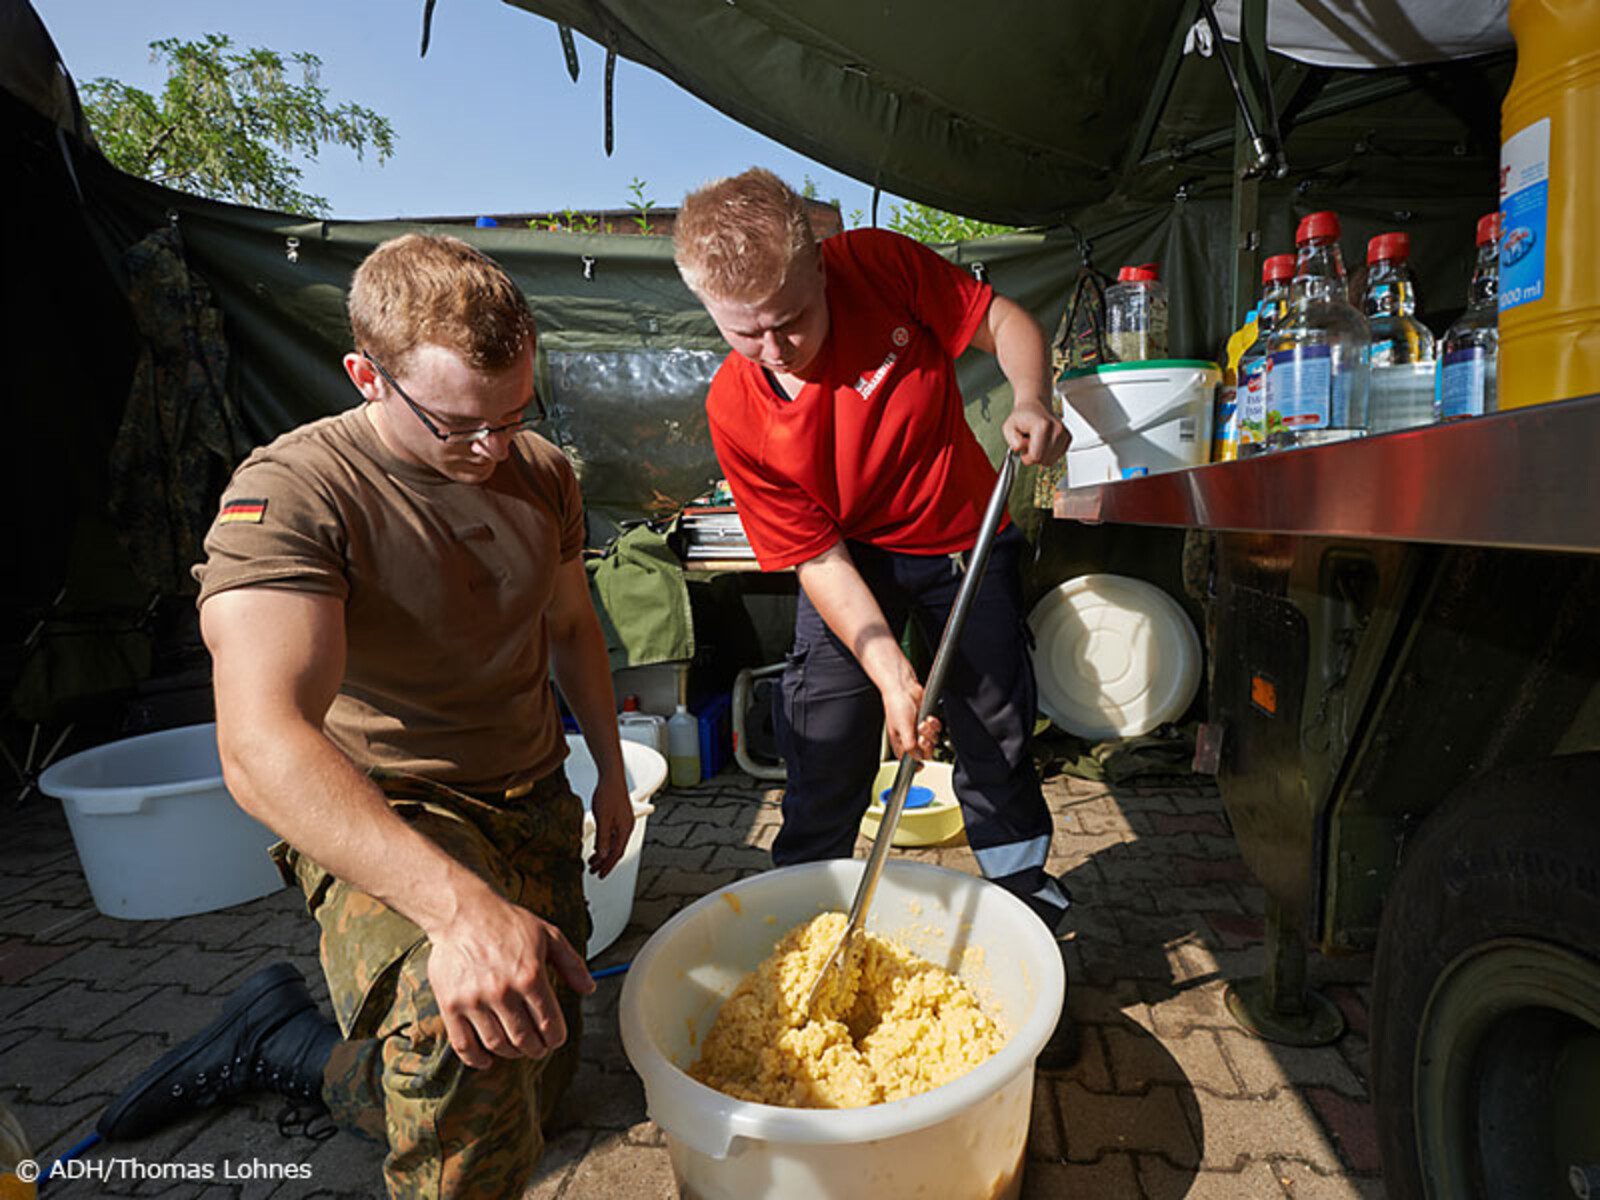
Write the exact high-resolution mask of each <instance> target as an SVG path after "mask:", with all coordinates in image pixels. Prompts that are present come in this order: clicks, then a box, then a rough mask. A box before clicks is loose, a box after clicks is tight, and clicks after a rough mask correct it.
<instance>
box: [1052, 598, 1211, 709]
mask: <svg viewBox="0 0 1600 1200" xmlns="http://www.w3.org/2000/svg"><path fill="white" fill-rule="evenodd" d="M1028 626H1029V628H1030V629H1032V630H1033V637H1034V649H1033V670H1034V674H1035V676H1036V677H1037V678H1038V684H1039V708H1040V710H1041V711H1043V712H1044V713H1045V715H1046V716H1048V717H1049V718H1050V719H1051V720H1052V721H1054V722H1055V723H1056V724H1057V725H1059V726H1060V727H1061V728H1062V729H1065V730H1066V731H1067V732H1068V733H1075V734H1077V735H1078V736H1079V737H1086V738H1096V739H1104V738H1113V737H1138V736H1139V735H1140V734H1145V733H1149V732H1150V731H1151V730H1152V729H1154V728H1155V727H1156V726H1158V725H1160V724H1162V723H1164V722H1166V721H1175V720H1177V719H1178V718H1179V717H1181V716H1182V715H1183V713H1184V711H1185V710H1186V709H1187V708H1188V707H1189V705H1190V703H1191V702H1192V701H1193V700H1194V695H1195V691H1196V690H1197V689H1198V688H1199V686H1200V637H1199V635H1198V634H1197V633H1195V629H1194V623H1193V622H1191V621H1190V620H1189V614H1188V613H1186V612H1184V611H1183V608H1182V606H1180V605H1179V604H1178V602H1177V601H1176V600H1174V599H1173V598H1172V597H1171V596H1169V595H1167V593H1166V592H1164V591H1162V590H1161V589H1160V588H1158V587H1156V586H1155V585H1154V584H1152V583H1146V582H1145V581H1144V580H1142V579H1132V578H1129V577H1128V576H1126V575H1080V576H1078V578H1076V579H1069V580H1067V581H1066V582H1065V583H1063V584H1061V585H1060V586H1058V587H1057V588H1055V589H1054V590H1053V591H1050V592H1047V593H1046V594H1045V595H1044V596H1043V597H1042V598H1041V599H1040V600H1039V603H1038V604H1036V605H1034V608H1033V612H1031V613H1030V614H1029V615H1028Z"/></svg>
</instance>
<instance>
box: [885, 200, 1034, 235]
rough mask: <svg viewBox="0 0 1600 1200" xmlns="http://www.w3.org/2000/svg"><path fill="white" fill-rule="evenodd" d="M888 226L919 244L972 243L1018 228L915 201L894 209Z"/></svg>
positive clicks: (894, 206) (896, 206)
mask: <svg viewBox="0 0 1600 1200" xmlns="http://www.w3.org/2000/svg"><path fill="white" fill-rule="evenodd" d="M888 227H889V228H890V229H892V230H894V231H895V232H896V233H903V234H905V235H906V236H907V237H910V238H915V239H916V240H917V241H919V242H970V241H972V240H973V239H974V238H981V237H992V236H994V235H995V234H1000V233H1010V232H1011V230H1012V229H1013V228H1015V226H1011V225H995V224H993V223H991V222H988V221H977V220H974V219H973V218H971V217H963V216H960V215H959V214H957V213H950V212H945V211H944V210H943V209H938V208H930V207H929V206H928V205H926V204H918V203H916V202H915V201H908V202H907V203H906V205H905V207H903V208H902V207H901V206H900V205H893V206H891V207H890V209H889V225H888Z"/></svg>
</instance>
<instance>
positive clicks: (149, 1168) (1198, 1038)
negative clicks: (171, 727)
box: [0, 770, 1383, 1200]
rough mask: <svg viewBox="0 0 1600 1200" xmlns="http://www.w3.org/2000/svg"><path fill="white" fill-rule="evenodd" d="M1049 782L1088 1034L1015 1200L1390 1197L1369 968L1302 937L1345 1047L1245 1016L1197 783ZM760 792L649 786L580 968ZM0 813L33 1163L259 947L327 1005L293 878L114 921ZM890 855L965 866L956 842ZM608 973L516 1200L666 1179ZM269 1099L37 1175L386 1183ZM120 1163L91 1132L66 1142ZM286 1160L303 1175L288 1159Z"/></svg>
mask: <svg viewBox="0 0 1600 1200" xmlns="http://www.w3.org/2000/svg"><path fill="white" fill-rule="evenodd" d="M1045 790H1046V795H1047V797H1048V798H1049V800H1050V803H1051V806H1052V808H1053V810H1054V811H1055V813H1056V816H1057V832H1056V837H1055V842H1054V854H1053V856H1052V864H1051V865H1052V869H1054V870H1057V871H1059V872H1061V873H1063V874H1064V876H1065V877H1066V879H1067V881H1068V884H1069V886H1070V887H1071V889H1072V891H1073V894H1074V897H1075V900H1076V905H1075V907H1076V911H1077V914H1078V915H1077V921H1076V933H1075V938H1074V941H1073V943H1072V946H1071V948H1070V969H1071V980H1072V982H1071V986H1070V989H1069V1001H1068V1002H1069V1005H1070V1007H1071V1009H1072V1012H1073V1013H1074V1014H1075V1016H1076V1017H1077V1019H1078V1021H1079V1023H1080V1026H1081V1028H1082V1032H1083V1042H1084V1051H1083V1057H1082V1059H1081V1061H1080V1062H1079V1063H1078V1064H1077V1065H1076V1066H1074V1067H1073V1068H1071V1069H1070V1070H1067V1071H1062V1072H1055V1073H1046V1072H1041V1073H1040V1074H1039V1075H1038V1076H1037V1079H1036V1083H1035V1090H1034V1104H1033V1119H1032V1124H1031V1127H1030V1130H1029V1138H1028V1152H1027V1159H1028V1161H1027V1167H1026V1173H1025V1176H1024V1185H1023V1196H1024V1198H1025V1200H1079V1198H1084V1200H1124V1198H1127V1200H1178V1198H1179V1197H1188V1198H1190V1200H1207V1198H1211V1197H1218V1198H1225V1200H1256V1198H1262V1200H1267V1198H1272V1200H1278V1198H1281V1197H1295V1198H1298V1200H1352V1198H1360V1200H1381V1197H1382V1196H1383V1183H1382V1178H1381V1169H1380V1166H1379V1162H1378V1156H1377V1144H1376V1136H1375V1127H1374V1123H1373V1117H1372V1109H1371V1106H1370V1103H1369V1099H1368V1092H1367V1078H1368V1075H1367V1027H1368V1020H1367V1005H1368V1000H1369V997H1370V987H1369V984H1368V978H1369V963H1368V961H1367V960H1366V959H1364V958H1352V959H1343V960H1330V959H1324V958H1321V957H1318V956H1315V955H1313V956H1312V959H1311V962H1310V974H1311V981H1312V983H1313V984H1314V985H1315V986H1317V987H1319V988H1320V989H1321V990H1322V991H1323V993H1324V994H1326V995H1328V996H1329V997H1331V998H1332V999H1333V1000H1335V1001H1336V1002H1337V1003H1338V1004H1339V1006H1340V1007H1341V1008H1342V1009H1343V1010H1344V1013H1345V1015H1346V1017H1347V1021H1348V1026H1349V1028H1348V1031H1347V1032H1346V1033H1345V1035H1344V1036H1343V1037H1342V1038H1341V1039H1340V1040H1339V1041H1338V1042H1337V1043H1336V1044H1334V1045H1332V1046H1325V1047H1320V1048H1317V1049H1309V1050H1307V1049H1289V1048H1285V1047H1281V1046H1273V1045H1269V1044H1267V1043H1265V1042H1261V1041H1259V1040H1257V1039H1255V1038H1252V1037H1250V1036H1248V1035H1246V1034H1244V1033H1242V1032H1241V1031H1240V1030H1239V1028H1238V1026H1237V1025H1235V1024H1234V1022H1233V1021H1232V1020H1231V1019H1230V1017H1229V1016H1228V1013H1227V1010H1226V1008H1225V1006H1224V1001H1223V996H1224V990H1225V987H1226V983H1227V980H1229V979H1231V978H1240V977H1244V976H1249V975H1254V974H1258V973H1259V972H1260V969H1261V957H1262V939H1263V932H1262V896H1261V890H1260V888H1259V887H1258V886H1256V884H1255V883H1254V882H1253V880H1252V879H1251V877H1250V875H1249V873H1248V872H1247V871H1246V870H1245V868H1244V864H1243V862H1242V861H1241V860H1240V858H1239V856H1238V852H1237V849H1236V847H1235V846H1234V844H1233V842H1232V840H1231V838H1230V836H1229V834H1228V827H1227V822H1226V819H1225V818H1224V816H1223V812H1222V806H1221V804H1220V801H1219V800H1218V798H1217V796H1216V793H1215V790H1214V789H1212V788H1209V787H1206V786H1196V785H1194V784H1192V783H1190V782H1188V781H1181V782H1179V783H1178V784H1175V785H1173V786H1165V787H1142V788H1114V787H1108V786H1106V785H1102V784H1098V783H1089V782H1085V781H1082V780H1076V779H1071V778H1068V777H1058V778H1054V779H1050V780H1048V781H1047V782H1046V789H1045ZM778 799H779V792H778V791H777V790H776V789H774V788H773V787H771V786H770V785H768V784H764V783H762V782H760V781H757V780H755V779H752V778H751V777H749V776H747V775H744V774H742V773H739V772H737V771H734V770H728V771H724V772H723V773H722V774H721V775H719V776H717V777H716V778H715V779H713V780H709V781H707V782H705V783H703V784H701V785H700V786H698V787H695V788H690V789H679V790H667V791H664V792H663V793H661V794H660V795H659V796H658V797H657V809H656V812H655V814H654V815H653V816H652V817H651V818H650V823H649V826H648V831H647V836H646V840H645V849H644V852H643V856H642V859H641V871H640V877H639V887H638V892H637V898H636V902H635V905H634V909H633V918H632V922H631V924H630V925H629V927H628V929H627V931H626V932H625V933H624V934H623V936H622V937H621V938H620V939H619V940H618V941H617V942H616V943H615V944H613V945H612V946H611V947H610V948H609V949H607V950H606V951H605V952H603V953H602V954H601V955H600V956H599V957H598V958H597V959H596V961H595V962H594V963H593V964H592V965H593V966H595V967H596V968H598V967H603V966H608V965H613V964H619V963H625V962H627V961H628V960H629V959H630V958H631V957H632V955H633V954H634V953H636V952H637V951H638V949H639V948H640V946H642V945H643V944H644V942H645V940H646V939H647V938H648V937H649V935H650V933H651V932H652V931H653V930H654V929H656V928H657V927H658V926H659V925H660V924H661V923H662V922H664V921H665V920H666V919H667V918H668V917H670V916H671V915H672V914H673V913H674V912H676V911H677V910H678V909H680V908H682V907H683V906H684V905H686V904H688V903H690V902H692V901H693V900H695V899H697V898H698V897H700V896H702V895H705V894H706V893H707V892H709V891H712V890H714V889H715V888H717V887H720V886H722V885H723V884H725V883H728V882H730V881H732V880H733V879H736V878H739V877H742V876H744V875H748V874H751V873H754V872H756V871H759V870H761V869H763V868H764V866H765V865H766V857H765V854H764V853H762V852H763V851H765V850H766V848H767V847H769V846H770V845H771V842H772V838H773V836H774V834H775V832H776V830H777V827H778V821H779V813H778ZM3 825H4V828H5V835H4V840H5V842H6V843H7V851H6V860H7V861H6V869H5V872H4V874H3V875H0V1103H3V1104H5V1105H6V1106H7V1107H9V1108H10V1109H11V1110H12V1111H13V1112H14V1113H15V1114H16V1115H17V1116H18V1118H19V1119H20V1120H21V1123H22V1125H23V1127H24V1129H25V1131H26V1132H27V1134H28V1137H29V1139H30V1141H31V1143H32V1146H33V1148H34V1150H35V1152H36V1153H37V1154H38V1156H39V1158H40V1159H41V1160H44V1161H48V1160H49V1159H52V1158H54V1157H55V1156H58V1155H61V1154H63V1153H64V1152H66V1151H67V1150H68V1149H69V1148H70V1147H72V1146H74V1145H75V1144H76V1143H77V1142H78V1141H79V1140H80V1139H81V1138H83V1137H84V1136H86V1135H87V1134H88V1133H89V1132H90V1131H91V1130H92V1129H93V1126H94V1122H95V1119H96V1117H97V1116H98V1114H99V1112H100V1111H101V1110H102V1109H103V1107H104V1106H105V1104H106V1103H107V1102H108V1101H109V1100H110V1099H111V1098H112V1097H113V1096H115V1095H116V1094H117V1092H118V1091H119V1089H120V1088H122V1087H123V1086H125V1085H126V1084H127V1083H128V1082H129V1081H131V1080H132V1078H133V1077H134V1076H135V1075H136V1074H137V1073H138V1072H139V1071H140V1070H141V1069H142V1068H143V1067H144V1066H145V1065H146V1064H147V1063H149V1062H150V1061H151V1060H152V1059H153V1058H154V1057H156V1056H157V1055H158V1054H159V1053H160V1052H162V1051H163V1050H164V1049H165V1048H167V1047H169V1046H171V1045H172V1044H174V1043H175V1042H176V1041H178V1040H181V1039H182V1038H183V1037H185V1036H187V1035H188V1034H189V1033H190V1032H192V1031H193V1030H194V1029H195V1028H196V1027H198V1026H199V1025H200V1024H202V1023H204V1022H205V1021H206V1020H207V1019H209V1016H210V1015H211V1014H212V1013H213V1012H214V1011H215V1009H216V1007H217V1006H218V1004H219V1003H220V1001H221V999H222V998H223V997H224V996H226V995H227V993H228V992H229V990H230V989H231V988H233V987H234V986H236V985H237V984H238V983H239V982H240V981H241V980H243V979H244V978H246V977H247V976H248V975H249V974H250V973H251V972H253V971H254V970H256V969H258V968H259V967H260V966H262V965H264V964H265V963H267V962H270V961H273V960H275V959H280V958H288V959H290V960H292V961H294V962H296V963H297V964H298V965H299V966H300V967H301V968H302V970H303V971H304V972H305V974H306V977H307V978H308V979H309V980H311V981H312V987H313V992H314V994H316V995H317V996H318V999H319V1000H325V998H326V990H325V987H324V986H323V984H322V981H321V975H320V971H319V969H318V967H317V959H316V945H317V934H316V929H315V927H314V925H313V924H312V922H311V921H310V920H309V919H307V918H305V917H304V916H303V910H302V906H301V903H300V900H299V897H298V895H297V894H295V893H291V892H289V891H280V892H277V893H275V894H273V895H271V896H267V897H265V898H263V899H260V900H257V901H254V902H252V903H249V904H244V905H239V906H236V907H234V908H231V909H228V910H225V911H222V912H216V913H208V914H203V915H199V916H194V917H187V918H182V919H178V920H169V921H118V920H112V919H110V918H107V917H104V916H101V915H100V914H98V913H97V912H96V911H95V909H94V907H93V905H92V904H91V902H90V898H89V893H88V889H87V887H86V886H85V884H84V881H83V877H82V875H81V873H80V871H79V868H78V862H77V858H76V856H75V855H74V853H73V852H72V849H71V840H70V836H69V834H68V830H67V827H66V823H65V820H64V819H63V817H62V814H61V810H60V807H59V805H58V804H56V802H54V801H52V800H48V799H44V798H39V797H35V798H34V799H33V800H32V801H31V802H30V803H28V804H27V805H26V806H24V807H23V808H21V809H20V810H18V811H16V812H14V813H8V814H5V815H4V818H3ZM866 847H867V843H866V842H865V841H863V842H862V843H860V846H859V847H858V853H861V854H865V852H866ZM903 853H905V854H906V856H908V857H911V858H917V859H923V860H925V861H930V862H936V863H940V864H942V865H944V866H948V867H952V868H955V869H958V870H964V871H969V872H975V871H976V866H975V863H974V861H973V858H972V855H971V852H970V851H969V850H968V849H967V848H966V846H965V844H964V843H961V842H960V841H959V839H958V840H957V842H956V843H955V844H948V845H945V846H941V847H936V848H929V849H923V850H908V851H904V852H903ZM620 991H621V979H620V978H610V979H606V980H603V981H601V983H600V986H599V990H598V991H597V992H596V993H595V995H594V996H592V997H591V998H590V999H589V1001H588V1002H587V1006H586V1010H585V1018H584V1020H585V1029H586V1031H587V1032H586V1034H585V1038H584V1043H583V1053H582V1061H583V1069H582V1073H581V1074H580V1076H579V1081H578V1085H577V1087H576V1088H575V1090H574V1092H573V1094H572V1095H571V1096H570V1097H569V1099H568V1101H567V1102H565V1103H564V1104H563V1106H562V1109H561V1110H560V1111H558V1113H557V1116H556V1118H555V1121H554V1125H553V1128H552V1131H551V1136H550V1143H549V1151H548V1154H547V1155H546V1158H545V1159H544V1161H543V1162H542V1163H541V1164H540V1168H539V1170H538V1172H537V1174H536V1175H535V1177H534V1178H533V1180H532V1181H531V1182H530V1184H529V1186H528V1189H527V1192H526V1197H527V1200H658V1198H659V1200H669V1198H671V1197H674V1196H676V1194H677V1193H676V1188H675V1185H674V1182H673V1178H672V1171H671V1167H670V1165H669V1162H668V1156H667V1149H666V1145H665V1141H664V1138H663V1135H662V1133H661V1131H660V1130H659V1129H658V1127H657V1126H656V1125H655V1124H654V1123H653V1122H652V1121H651V1120H650V1119H649V1117H648V1115H647V1114H646V1111H645V1100H644V1090H643V1087H642V1085H641V1083H640V1081H639V1079H638V1077H637V1076H636V1075H635V1074H634V1073H633V1071H632V1069H631V1068H630V1067H629V1065H628V1062H627V1059H626V1057H625V1056H624V1054H623V1051H622V1046H621V1039H620V1037H619V1035H618V1032H617V1023H616V1016H617V1000H618V996H619V994H620ZM278 1108H279V1104H278V1103H277V1102H275V1101H272V1100H267V1099H262V1100H261V1101H259V1102H253V1103H246V1104H243V1105H239V1106H236V1107H232V1108H227V1109H220V1110H213V1111H210V1112H207V1113H205V1114H202V1115H199V1116H197V1117H195V1118H193V1119H191V1120H188V1121H186V1122H184V1123H182V1124H181V1125H178V1126H176V1127H174V1128H171V1129H168V1130H166V1131H164V1132H162V1133H160V1134H158V1135H157V1136H155V1137H153V1138H151V1139H150V1140H148V1141H146V1142H142V1143H138V1144H136V1145H131V1146H126V1147H119V1148H118V1149H117V1151H116V1157H117V1158H119V1159H124V1160H132V1162H131V1165H129V1164H126V1163H124V1164H118V1165H116V1166H114V1167H108V1168H106V1170H107V1172H108V1173H107V1175H106V1176H105V1177H102V1178H100V1179H95V1180H87V1179H78V1180H63V1181H60V1182H58V1183H57V1184H55V1185H54V1186H52V1187H50V1188H48V1189H46V1190H45V1192H44V1193H43V1194H44V1196H45V1197H47V1198H49V1197H61V1198H62V1200H70V1197H73V1196H89V1195H105V1196H163V1197H169V1196H170V1197H179V1198H186V1197H204V1198H205V1200H224V1198H239V1200H268V1198H271V1200H297V1198H299V1197H322V1198H329V1200H333V1198H344V1197H352V1198H354V1197H373V1196H378V1195H381V1193H382V1183H381V1177H380V1173H379V1164H380V1160H381V1153H380V1151H379V1150H378V1149H377V1148H376V1147H374V1146H373V1145H371V1144H370V1143H367V1142H364V1141H361V1140H359V1139H357V1138H355V1137H353V1136H351V1135H348V1134H341V1135H339V1136H337V1137H334V1138H332V1139H330V1140H328V1141H324V1142H318V1143H312V1142H308V1141H305V1140H285V1139H283V1138H282V1137H281V1136H280V1135H279V1133H278V1132H277V1129H276V1126H275V1124H274V1121H273V1118H274V1116H275V1114H276V1112H277V1110H278ZM112 1158H113V1155H112V1153H111V1150H110V1148H109V1147H105V1146H99V1147H95V1148H93V1149H90V1150H88V1151H87V1152H86V1153H85V1154H83V1156H82V1157H81V1158H80V1159H79V1160H78V1161H80V1162H85V1163H88V1162H102V1163H105V1162H108V1161H109V1160H111V1159H112ZM171 1164H188V1165H189V1166H190V1167H197V1168H209V1169H210V1174H211V1176H212V1177H211V1178H210V1179H209V1180H208V1181H205V1182H189V1183H183V1182H174V1181H172V1180H171V1179H162V1178H155V1177H153V1176H154V1175H155V1174H156V1173H157V1171H158V1170H166V1171H170V1170H172V1169H173V1168H172V1166H171ZM80 1169H81V1168H80ZM289 1170H292V1171H293V1172H294V1174H295V1175H296V1176H298V1177H297V1178H282V1176H283V1175H284V1173H285V1172H286V1171H289ZM252 1173H253V1174H254V1175H255V1176H256V1177H253V1178H252V1177H245V1176H249V1175H251V1174H252ZM264 1175H265V1176H267V1177H263V1176H264ZM273 1175H275V1176H276V1177H271V1176H273ZM140 1176H143V1177H140ZM884 1200H895V1198H892V1197H885V1198H884Z"/></svg>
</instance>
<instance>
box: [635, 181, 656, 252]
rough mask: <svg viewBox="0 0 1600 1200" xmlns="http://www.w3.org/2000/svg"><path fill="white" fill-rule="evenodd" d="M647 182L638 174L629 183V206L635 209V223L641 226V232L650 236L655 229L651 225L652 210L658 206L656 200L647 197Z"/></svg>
mask: <svg viewBox="0 0 1600 1200" xmlns="http://www.w3.org/2000/svg"><path fill="white" fill-rule="evenodd" d="M644 189H645V183H644V180H642V179H640V178H639V177H638V176H637V175H635V176H634V177H633V182H632V183H630V184H629V185H628V193H629V199H628V207H629V208H631V209H633V223H634V224H635V225H637V226H638V227H639V232H640V233H642V234H644V235H645V236H646V237H648V236H649V235H650V234H652V233H654V232H655V230H654V229H653V228H652V227H651V225H650V210H651V209H652V208H654V207H655V206H656V202H655V201H654V200H647V199H645V195H644Z"/></svg>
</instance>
